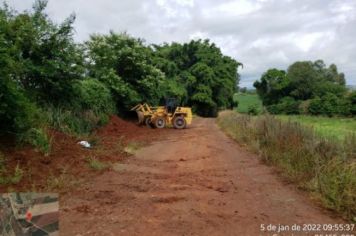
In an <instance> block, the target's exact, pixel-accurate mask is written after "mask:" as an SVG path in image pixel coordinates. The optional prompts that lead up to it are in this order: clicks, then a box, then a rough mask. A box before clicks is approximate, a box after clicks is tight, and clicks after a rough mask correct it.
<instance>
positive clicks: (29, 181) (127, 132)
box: [0, 116, 167, 192]
mask: <svg viewBox="0 0 356 236" xmlns="http://www.w3.org/2000/svg"><path fill="white" fill-rule="evenodd" d="M165 132H167V130H156V129H149V128H147V127H139V126H138V125H136V124H135V123H133V122H129V121H125V120H123V119H121V118H119V117H117V116H112V117H111V118H110V121H109V123H108V124H107V125H105V126H103V127H101V128H99V129H98V130H96V131H95V132H93V134H92V135H91V136H90V137H89V138H88V139H89V140H88V141H89V142H90V141H95V142H96V144H95V145H94V147H93V148H91V149H86V148H83V147H81V146H80V145H79V144H78V141H80V140H79V139H78V138H75V137H72V136H69V135H67V134H64V133H62V132H59V131H56V130H51V131H50V136H51V139H52V147H51V153H50V154H49V155H48V156H44V155H43V154H42V153H40V152H38V151H36V150H35V149H34V148H32V147H29V146H26V147H22V148H19V147H16V144H15V143H14V142H12V143H6V144H4V143H2V145H1V146H0V150H1V152H2V153H3V154H4V156H5V157H6V163H5V164H6V169H7V170H9V172H14V170H15V168H16V166H19V167H20V168H21V170H22V171H23V176H22V179H21V181H20V182H19V183H18V184H7V185H0V191H1V192H6V191H8V190H11V191H15V190H16V191H55V190H56V188H60V187H62V186H61V185H63V184H65V181H66V178H68V179H70V178H72V177H73V176H75V181H78V180H80V179H84V178H90V177H92V176H93V175H96V174H98V173H100V171H99V172H98V171H93V170H92V169H90V168H89V167H88V158H89V157H95V158H98V159H100V160H103V161H120V160H122V159H124V158H126V157H127V154H125V153H123V152H121V151H116V152H115V148H114V147H115V146H117V145H118V144H120V145H122V146H124V145H127V144H128V143H130V142H139V143H149V142H151V141H153V140H155V139H157V138H159V137H162V135H163V134H164V133H165ZM68 181H69V180H68ZM62 182H63V183H62Z"/></svg>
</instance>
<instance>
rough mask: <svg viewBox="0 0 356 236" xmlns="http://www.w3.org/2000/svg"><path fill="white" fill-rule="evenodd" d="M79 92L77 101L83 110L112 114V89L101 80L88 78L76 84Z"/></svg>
mask: <svg viewBox="0 0 356 236" xmlns="http://www.w3.org/2000/svg"><path fill="white" fill-rule="evenodd" d="M74 87H75V90H76V91H77V93H78V97H77V102H78V103H79V104H80V107H82V109H83V110H92V111H94V112H96V113H105V114H112V113H113V112H114V107H115V106H114V102H113V99H112V96H111V93H110V90H109V89H108V88H107V87H106V86H105V85H104V84H103V83H101V82H100V81H99V80H96V79H86V80H82V81H80V82H78V83H76V84H75V85H74Z"/></svg>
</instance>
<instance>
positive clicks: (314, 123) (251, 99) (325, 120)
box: [234, 93, 356, 140]
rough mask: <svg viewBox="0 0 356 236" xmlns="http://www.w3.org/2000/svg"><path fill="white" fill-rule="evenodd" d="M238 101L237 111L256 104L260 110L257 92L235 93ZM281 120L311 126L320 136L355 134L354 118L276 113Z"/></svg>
mask: <svg viewBox="0 0 356 236" xmlns="http://www.w3.org/2000/svg"><path fill="white" fill-rule="evenodd" d="M234 99H235V100H237V101H238V102H239V106H238V107H237V109H236V110H237V111H238V112H239V113H247V111H248V108H249V107H251V106H256V107H257V110H258V111H262V102H261V100H260V99H259V97H258V95H257V94H249V93H237V94H235V97H234ZM277 117H278V118H279V119H281V120H282V121H295V122H298V123H301V124H302V125H304V126H307V127H311V128H313V129H314V130H315V132H316V133H317V134H318V135H320V136H321V137H325V138H335V139H337V140H344V139H345V137H347V136H349V135H350V134H354V135H356V119H355V118H341V117H320V116H308V115H278V116H277Z"/></svg>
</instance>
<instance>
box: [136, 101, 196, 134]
mask: <svg viewBox="0 0 356 236" xmlns="http://www.w3.org/2000/svg"><path fill="white" fill-rule="evenodd" d="M131 111H136V113H137V116H138V122H139V124H146V125H147V126H151V127H152V126H153V127H155V128H160V129H161V128H164V127H166V126H171V125H173V127H174V128H176V129H184V128H186V127H187V125H190V124H191V123H192V119H193V115H192V109H191V108H190V107H179V106H177V105H176V100H175V99H174V98H169V99H167V100H166V106H159V107H151V106H149V105H148V104H147V103H144V104H138V105H136V106H134V107H133V108H132V109H131Z"/></svg>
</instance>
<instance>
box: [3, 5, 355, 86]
mask: <svg viewBox="0 0 356 236" xmlns="http://www.w3.org/2000/svg"><path fill="white" fill-rule="evenodd" d="M0 1H3V0H0ZM7 3H8V4H9V5H10V6H11V7H13V8H14V9H16V10H18V11H23V10H25V9H30V8H31V6H32V4H33V0H7ZM73 12H74V13H75V14H76V16H77V19H76V22H75V30H76V34H75V39H76V40H77V41H78V42H81V41H83V40H86V39H88V37H89V35H90V34H92V33H108V32H109V30H110V29H112V30H114V31H116V32H123V31H126V32H127V33H129V34H131V35H133V36H136V37H140V38H144V39H146V42H148V43H162V42H172V41H176V42H186V41H189V40H190V39H197V38H209V39H210V40H211V41H212V42H214V43H216V44H217V45H218V46H219V47H220V48H221V49H222V51H223V53H224V54H227V55H229V56H232V57H233V58H235V59H236V60H238V61H240V62H242V63H243V64H244V69H243V70H241V71H240V73H241V76H242V80H241V86H247V87H252V83H253V81H254V80H256V79H259V78H260V76H261V74H262V73H263V72H264V71H266V70H267V69H269V68H271V67H275V68H279V69H287V67H288V65H290V64H291V63H293V62H294V61H297V60H317V59H323V60H324V61H325V62H326V63H327V64H330V63H335V64H336V65H337V66H338V68H339V71H342V72H344V73H345V75H346V80H347V84H351V85H356V0H236V1H233V0H220V1H216V0H142V1H140V0H127V1H125V0H60V1H58V0H49V4H48V8H47V13H48V14H49V16H50V17H51V18H52V19H53V20H54V21H56V22H61V21H63V20H64V19H65V18H66V17H68V16H69V15H70V14H71V13H73Z"/></svg>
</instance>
